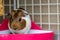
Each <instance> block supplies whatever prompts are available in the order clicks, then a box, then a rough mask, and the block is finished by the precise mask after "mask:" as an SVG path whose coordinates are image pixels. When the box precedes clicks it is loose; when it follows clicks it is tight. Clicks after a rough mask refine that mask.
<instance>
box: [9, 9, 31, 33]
mask: <svg viewBox="0 0 60 40" xmlns="http://www.w3.org/2000/svg"><path fill="white" fill-rule="evenodd" d="M9 19H10V20H9V24H8V28H9V30H10V31H11V32H12V33H13V34H27V33H28V31H29V30H30V28H31V20H30V16H29V15H28V13H27V11H25V10H24V9H23V8H19V9H17V10H13V11H12V12H11V14H10V18H9Z"/></svg>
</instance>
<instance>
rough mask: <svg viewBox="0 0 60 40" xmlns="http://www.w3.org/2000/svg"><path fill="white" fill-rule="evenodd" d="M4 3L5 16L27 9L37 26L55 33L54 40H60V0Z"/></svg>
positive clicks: (9, 0) (27, 0) (12, 0)
mask: <svg viewBox="0 0 60 40" xmlns="http://www.w3.org/2000/svg"><path fill="white" fill-rule="evenodd" d="M3 2H4V3H3V4H4V7H5V15H6V14H7V13H8V12H11V10H12V9H16V8H19V7H22V8H25V9H26V10H27V11H28V13H29V14H30V16H31V19H32V20H33V21H34V22H36V24H38V25H39V26H41V27H42V28H43V29H44V30H52V31H54V32H55V38H54V40H60V39H59V38H60V0H3ZM1 18H2V17H1ZM3 18H7V16H3Z"/></svg>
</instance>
